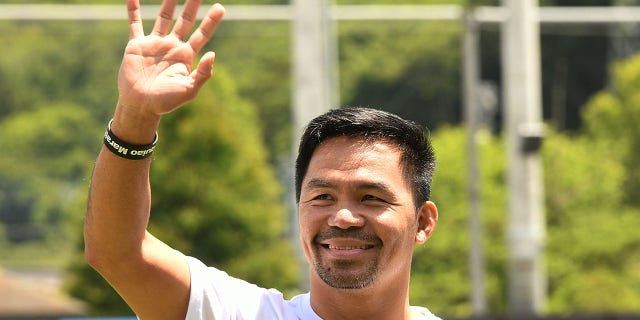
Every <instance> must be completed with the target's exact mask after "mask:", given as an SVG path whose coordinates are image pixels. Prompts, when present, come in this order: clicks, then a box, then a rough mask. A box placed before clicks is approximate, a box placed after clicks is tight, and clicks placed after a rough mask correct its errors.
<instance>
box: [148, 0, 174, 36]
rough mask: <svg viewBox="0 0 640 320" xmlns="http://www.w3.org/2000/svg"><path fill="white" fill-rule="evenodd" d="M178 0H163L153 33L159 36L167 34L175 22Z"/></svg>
mask: <svg viewBox="0 0 640 320" xmlns="http://www.w3.org/2000/svg"><path fill="white" fill-rule="evenodd" d="M177 3H178V0H165V1H162V6H160V12H159V13H158V17H157V18H156V22H155V23H154V25H153V31H152V34H154V35H157V36H165V35H167V33H168V32H169V29H171V24H172V23H173V13H174V11H175V10H176V5H177Z"/></svg>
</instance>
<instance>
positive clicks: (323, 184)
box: [305, 178, 334, 188]
mask: <svg viewBox="0 0 640 320" xmlns="http://www.w3.org/2000/svg"><path fill="white" fill-rule="evenodd" d="M333 185H334V184H333V183H331V182H329V181H327V180H324V179H320V178H312V179H311V180H309V182H307V183H306V184H305V186H306V187H307V188H330V187H332V186H333Z"/></svg>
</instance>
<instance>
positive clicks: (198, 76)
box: [190, 52, 216, 92]
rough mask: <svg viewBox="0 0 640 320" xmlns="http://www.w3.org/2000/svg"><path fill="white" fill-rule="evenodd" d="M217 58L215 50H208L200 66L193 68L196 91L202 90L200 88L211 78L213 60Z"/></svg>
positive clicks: (192, 74) (192, 73)
mask: <svg viewBox="0 0 640 320" xmlns="http://www.w3.org/2000/svg"><path fill="white" fill-rule="evenodd" d="M215 59H216V54H215V53H213V52H207V53H206V54H205V55H203V56H202V58H201V59H200V62H199V63H198V67H197V68H196V69H195V70H193V71H192V72H191V74H190V77H191V78H192V79H193V89H194V92H198V91H200V88H202V86H203V85H204V84H205V82H207V80H209V78H211V75H212V72H213V62H214V61H215Z"/></svg>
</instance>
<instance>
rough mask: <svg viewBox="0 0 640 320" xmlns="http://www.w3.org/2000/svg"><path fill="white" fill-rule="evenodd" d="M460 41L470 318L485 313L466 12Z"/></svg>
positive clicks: (476, 72) (473, 43)
mask: <svg viewBox="0 0 640 320" xmlns="http://www.w3.org/2000/svg"><path fill="white" fill-rule="evenodd" d="M464 22H465V23H464V37H463V45H462V47H463V50H464V51H463V55H462V57H463V61H462V65H463V81H464V82H463V88H464V92H463V93H464V110H465V112H464V115H465V122H466V125H467V156H468V160H467V172H468V179H469V181H468V195H469V198H468V199H469V233H470V235H471V239H470V246H469V275H470V277H471V305H472V308H473V316H475V317H481V316H483V315H485V314H486V312H487V301H486V297H485V286H484V273H485V270H484V269H485V267H484V250H483V247H482V227H481V222H480V181H479V168H478V152H477V145H476V133H477V131H478V110H479V108H478V97H479V92H478V83H479V80H480V63H479V61H478V60H479V59H478V58H479V56H478V23H477V21H476V20H475V19H474V17H473V14H472V13H470V12H467V13H466V14H465V20H464Z"/></svg>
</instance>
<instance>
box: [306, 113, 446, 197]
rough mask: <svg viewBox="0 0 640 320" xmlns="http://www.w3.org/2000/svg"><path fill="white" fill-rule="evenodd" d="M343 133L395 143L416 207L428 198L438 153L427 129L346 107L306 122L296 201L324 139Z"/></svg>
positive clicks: (389, 116) (385, 115) (386, 114)
mask: <svg viewBox="0 0 640 320" xmlns="http://www.w3.org/2000/svg"><path fill="white" fill-rule="evenodd" d="M342 136H346V137H350V138H363V139H365V140H369V141H388V142H391V143H393V144H394V145H396V146H397V147H398V149H399V150H400V152H401V158H400V162H401V164H402V167H403V168H402V169H403V173H404V178H405V180H406V181H408V182H410V184H411V187H412V191H413V199H414V202H415V203H414V204H415V206H416V208H418V207H420V206H421V205H422V203H424V202H425V201H427V200H429V197H430V195H431V178H432V177H433V171H434V169H435V155H434V152H433V148H432V146H431V142H430V141H429V133H428V131H427V129H426V128H425V127H423V126H420V125H418V124H416V123H415V122H412V121H409V120H405V119H402V118H400V117H398V116H397V115H394V114H392V113H389V112H386V111H382V110H377V109H370V108H362V107H347V108H342V109H335V110H331V111H329V112H327V113H325V114H323V115H320V116H318V117H316V118H315V119H313V120H311V122H310V123H309V124H308V125H307V127H306V129H305V131H304V133H303V135H302V138H301V139H300V146H299V148H298V158H297V159H296V176H295V187H296V202H300V192H301V189H302V180H303V179H304V176H305V175H306V173H307V169H308V167H309V162H310V161H311V157H312V155H313V152H314V151H315V150H316V148H317V147H318V146H319V145H320V144H321V143H322V142H323V141H325V140H327V139H329V138H334V137H342Z"/></svg>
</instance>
